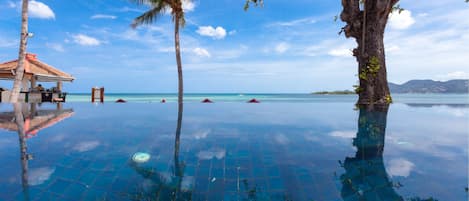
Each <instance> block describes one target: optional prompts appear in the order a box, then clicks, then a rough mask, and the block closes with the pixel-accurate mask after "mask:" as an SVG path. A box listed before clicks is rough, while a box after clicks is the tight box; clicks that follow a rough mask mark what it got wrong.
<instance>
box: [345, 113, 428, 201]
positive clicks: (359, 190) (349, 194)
mask: <svg viewBox="0 0 469 201" xmlns="http://www.w3.org/2000/svg"><path fill="white" fill-rule="evenodd" d="M388 109H389V108H388V106H375V107H370V106H368V107H367V106H363V107H362V108H360V109H359V110H360V114H359V118H358V133H357V137H356V138H354V139H353V145H354V146H355V147H356V148H357V151H356V153H355V157H346V158H345V160H344V162H343V164H342V162H341V165H342V167H343V168H344V169H345V171H346V172H345V173H344V174H342V175H341V176H340V180H341V182H342V190H341V196H342V198H343V199H344V200H350V201H352V200H356V201H359V200H396V201H397V200H404V198H403V197H402V196H400V195H399V194H398V193H397V192H396V191H395V189H394V188H400V187H402V184H401V183H399V182H397V183H394V182H393V181H392V180H391V179H390V178H389V176H388V173H387V172H386V168H385V165H384V161H383V152H384V144H385V135H386V132H385V131H386V121H387V115H388ZM397 163H398V167H397V168H396V169H397V170H394V171H393V172H395V171H398V172H401V171H402V169H404V172H405V173H404V174H400V175H399V176H406V177H407V176H409V171H410V169H409V167H411V166H412V165H413V164H412V163H410V162H408V161H404V162H397ZM402 164H404V165H402ZM392 170H393V169H392ZM412 200H414V201H420V200H424V199H420V198H418V197H416V198H412ZM425 200H435V199H433V198H432V197H431V198H429V199H425Z"/></svg>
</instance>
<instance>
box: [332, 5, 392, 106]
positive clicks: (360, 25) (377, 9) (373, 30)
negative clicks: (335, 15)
mask: <svg viewBox="0 0 469 201" xmlns="http://www.w3.org/2000/svg"><path fill="white" fill-rule="evenodd" d="M398 1H399V0H368V1H366V0H364V1H363V4H364V6H363V8H364V9H361V8H360V0H342V6H343V10H342V13H341V15H340V19H341V20H342V21H344V22H345V23H347V25H346V26H345V27H344V28H343V31H344V33H345V36H346V37H347V38H350V37H352V38H355V40H356V42H357V44H358V46H357V48H355V49H354V50H353V55H354V56H355V57H356V59H357V61H358V77H359V86H357V89H356V92H357V94H358V95H359V98H358V102H357V103H358V104H386V103H389V102H391V101H392V99H391V95H390V92H389V87H388V81H387V75H386V60H385V53H384V42H383V38H384V30H385V28H386V23H387V21H388V16H389V14H390V13H391V12H392V10H393V7H394V5H395V4H396V3H397V2H398Z"/></svg>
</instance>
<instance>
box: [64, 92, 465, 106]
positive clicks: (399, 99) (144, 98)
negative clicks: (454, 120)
mask: <svg viewBox="0 0 469 201" xmlns="http://www.w3.org/2000/svg"><path fill="white" fill-rule="evenodd" d="M392 97H393V100H394V102H395V103H409V104H412V103H415V104H469V94H393V95H392ZM205 98H209V99H211V100H212V101H214V102H246V101H248V100H250V99H252V98H256V99H257V100H259V101H261V102H312V103H314V102H356V100H357V98H358V97H357V96H356V95H316V94H261V93H259V94H238V93H206V94H204V93H190V94H185V95H184V102H200V101H202V100H203V99H205ZM117 99H124V100H126V101H128V102H140V103H145V102H146V103H149V102H160V101H161V100H162V99H165V100H166V101H167V102H176V101H177V94H163V93H146V94H143V93H142V94H138V93H108V94H105V98H104V101H105V102H114V101H116V100H117ZM90 101H91V95H90V94H83V93H76V94H73V93H72V94H68V95H67V102H90Z"/></svg>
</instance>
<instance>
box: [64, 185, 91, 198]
mask: <svg viewBox="0 0 469 201" xmlns="http://www.w3.org/2000/svg"><path fill="white" fill-rule="evenodd" d="M87 189H88V188H87V187H86V186H85V184H81V183H76V182H74V183H71V184H70V185H69V186H68V187H67V188H66V189H65V191H64V192H63V196H64V197H65V198H68V199H76V198H80V197H81V196H82V195H83V192H85V191H86V190H87Z"/></svg>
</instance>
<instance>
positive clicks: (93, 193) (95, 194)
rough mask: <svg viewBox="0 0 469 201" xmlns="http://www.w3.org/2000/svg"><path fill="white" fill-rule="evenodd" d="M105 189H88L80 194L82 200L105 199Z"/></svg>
mask: <svg viewBox="0 0 469 201" xmlns="http://www.w3.org/2000/svg"><path fill="white" fill-rule="evenodd" d="M105 198H106V191H101V190H96V189H88V190H87V191H85V192H84V193H83V195H82V199H83V200H86V201H87V200H90V201H91V200H106V199H105Z"/></svg>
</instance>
